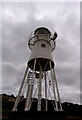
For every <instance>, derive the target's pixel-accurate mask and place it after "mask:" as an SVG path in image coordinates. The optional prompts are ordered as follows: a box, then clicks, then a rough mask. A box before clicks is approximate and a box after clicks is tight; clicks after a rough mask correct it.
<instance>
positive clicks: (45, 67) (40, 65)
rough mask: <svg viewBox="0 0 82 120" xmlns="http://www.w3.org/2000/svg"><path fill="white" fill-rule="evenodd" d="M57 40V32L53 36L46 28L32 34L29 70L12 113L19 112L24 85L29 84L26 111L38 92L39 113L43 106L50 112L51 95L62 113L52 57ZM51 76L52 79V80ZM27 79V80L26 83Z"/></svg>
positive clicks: (54, 106) (55, 106) (55, 105)
mask: <svg viewBox="0 0 82 120" xmlns="http://www.w3.org/2000/svg"><path fill="white" fill-rule="evenodd" d="M56 38H57V33H56V32H55V33H54V36H52V34H51V32H50V31H49V30H48V29H47V28H44V27H40V28H37V29H36V30H35V31H34V32H33V33H32V34H31V36H30V38H29V41H28V46H29V48H30V49H31V50H32V51H31V56H30V59H29V60H28V62H27V68H26V71H25V74H24V78H23V81H22V84H21V86H20V89H19V92H18V95H17V98H16V101H15V105H14V107H13V110H12V111H17V106H18V103H19V102H20V101H21V100H20V96H21V94H22V89H24V84H27V91H26V102H25V108H24V110H25V111H28V110H30V109H31V106H32V102H33V100H34V96H35V95H36V92H37V93H38V95H37V99H38V100H37V108H36V109H37V111H41V110H42V104H44V110H45V111H48V110H49V106H48V95H50V98H51V100H52V104H53V108H54V110H55V111H59V110H60V111H62V105H61V100H60V94H59V90H58V84H57V80H56V75H55V70H54V66H55V63H54V60H53V57H52V51H53V50H54V49H55V44H56V42H55V39H56ZM49 71H50V74H51V75H50V74H49V75H48V72H49ZM49 76H50V77H51V78H50V79H49ZM25 79H27V80H26V82H25ZM48 79H49V80H48ZM35 81H37V82H36V84H37V85H36V84H35ZM43 84H44V97H45V103H44V102H42V97H43V96H42V92H43V88H42V87H43V86H42V85H43ZM51 90H52V91H51ZM53 96H54V97H53ZM57 100H58V101H57ZM53 101H54V102H53ZM58 102H59V106H58Z"/></svg>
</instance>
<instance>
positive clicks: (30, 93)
mask: <svg viewBox="0 0 82 120" xmlns="http://www.w3.org/2000/svg"><path fill="white" fill-rule="evenodd" d="M35 66H36V59H35V61H34V67H33V72H32V79H31V83H30V85H28V90H27V96H26V104H25V111H28V110H29V109H30V106H31V97H32V92H33V76H34V70H35Z"/></svg>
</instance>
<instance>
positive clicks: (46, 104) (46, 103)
mask: <svg viewBox="0 0 82 120" xmlns="http://www.w3.org/2000/svg"><path fill="white" fill-rule="evenodd" d="M44 75H45V107H46V109H45V110H46V111H47V110H48V101H47V81H46V72H45V73H44Z"/></svg>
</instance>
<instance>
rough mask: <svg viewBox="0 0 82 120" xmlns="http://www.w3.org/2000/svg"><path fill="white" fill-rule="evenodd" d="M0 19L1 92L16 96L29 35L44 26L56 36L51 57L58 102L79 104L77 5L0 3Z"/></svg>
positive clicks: (27, 53) (78, 18)
mask: <svg viewBox="0 0 82 120" xmlns="http://www.w3.org/2000/svg"><path fill="white" fill-rule="evenodd" d="M2 18H3V19H2V65H3V66H2V87H3V91H2V92H3V93H7V94H15V95H17V92H18V88H19V86H20V84H21V81H22V78H23V75H24V71H25V68H26V62H27V61H28V59H29V57H30V52H31V51H30V50H29V48H28V45H27V42H28V37H29V34H30V33H31V32H32V31H34V30H35V29H36V28H37V27H41V26H44V27H47V28H48V29H49V30H50V31H51V32H52V33H54V32H55V31H56V32H57V33H58V38H57V39H56V49H55V51H53V53H52V55H53V58H54V61H55V62H56V76H57V81H58V85H59V91H60V95H61V100H62V102H64V101H67V102H73V103H80V3H78V2H77V3H75V2H68V3H64V2H62V3H59V2H58V3H56V2H50V3H48V2H43V3H41V2H39V3H36V2H34V3H33V2H31V3H30V2H25V3H23V2H22V3H20V2H18V3H13V2H11V3H3V4H2Z"/></svg>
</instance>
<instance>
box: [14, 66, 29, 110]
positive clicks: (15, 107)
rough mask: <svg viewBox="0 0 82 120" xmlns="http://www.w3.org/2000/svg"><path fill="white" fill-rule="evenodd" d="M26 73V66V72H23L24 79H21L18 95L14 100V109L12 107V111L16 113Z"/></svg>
mask: <svg viewBox="0 0 82 120" xmlns="http://www.w3.org/2000/svg"><path fill="white" fill-rule="evenodd" d="M27 72H28V66H27V68H26V71H25V74H24V78H23V81H22V83H21V86H20V89H19V92H18V95H17V98H16V101H15V104H14V107H13V110H12V111H17V106H18V103H19V101H20V96H21V92H22V88H23V85H24V82H25V78H26V75H27Z"/></svg>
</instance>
